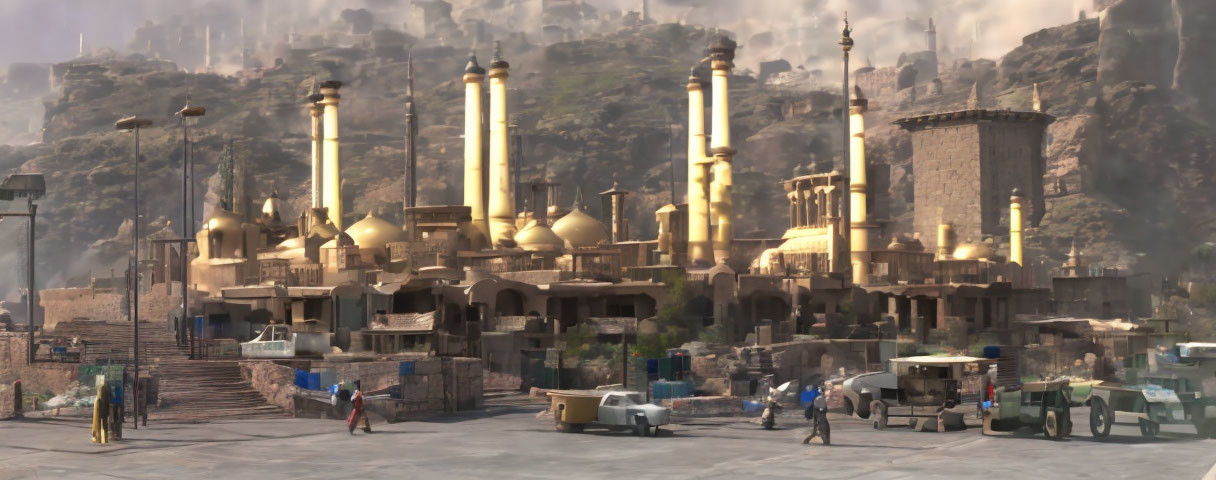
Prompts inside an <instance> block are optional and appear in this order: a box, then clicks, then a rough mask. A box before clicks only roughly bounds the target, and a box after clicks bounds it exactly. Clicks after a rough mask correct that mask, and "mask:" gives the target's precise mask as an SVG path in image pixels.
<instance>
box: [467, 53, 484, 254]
mask: <svg viewBox="0 0 1216 480" xmlns="http://www.w3.org/2000/svg"><path fill="white" fill-rule="evenodd" d="M485 76H486V69H484V68H481V66H480V65H478V64H477V56H476V55H469V64H468V65H466V66H465V67H464V204H465V206H467V207H469V216H470V217H472V220H473V228H475V229H476V230H477V232H479V233H480V235H481V238H472V239H469V240H470V241H471V242H472V245H471V247H472V249H473V250H481V249H483V248H487V247H489V243H488V240H489V238H490V228H489V225H488V224H487V223H486V199H485V185H484V183H483V182H484V181H485V180H484V178H485V176H484V174H483V173H482V172H483V171H482V163H483V161H482V156H481V132H482V127H481V126H482V123H481V82H482V81H483V80H485Z"/></svg>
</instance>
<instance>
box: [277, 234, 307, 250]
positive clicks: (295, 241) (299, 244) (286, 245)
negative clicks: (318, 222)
mask: <svg viewBox="0 0 1216 480" xmlns="http://www.w3.org/2000/svg"><path fill="white" fill-rule="evenodd" d="M278 248H279V249H282V250H287V249H292V248H304V237H291V238H289V239H287V240H283V241H282V242H279V247H278Z"/></svg>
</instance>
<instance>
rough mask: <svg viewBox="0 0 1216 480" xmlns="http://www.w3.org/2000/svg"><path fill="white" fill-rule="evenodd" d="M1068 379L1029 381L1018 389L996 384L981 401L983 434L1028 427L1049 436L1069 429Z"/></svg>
mask: <svg viewBox="0 0 1216 480" xmlns="http://www.w3.org/2000/svg"><path fill="white" fill-rule="evenodd" d="M1070 390H1071V388H1069V386H1068V379H1066V378H1065V379H1059V380H1053V381H1045V382H1029V383H1025V384H1023V385H1022V387H1021V388H1020V389H1018V390H1012V389H1008V390H1007V389H1006V388H1005V387H997V388H996V389H994V390H993V395H992V399H990V400H988V401H985V402H984V408H983V416H984V427H983V433H984V435H990V434H992V433H994V432H1012V431H1014V430H1017V429H1019V428H1023V427H1030V428H1031V429H1032V430H1034V431H1037V432H1042V433H1043V436H1044V437H1045V438H1047V439H1049V440H1059V439H1062V438H1065V437H1068V436H1069V435H1070V434H1071V433H1072V415H1071V406H1070V405H1069V397H1071V396H1072V392H1071V391H1070Z"/></svg>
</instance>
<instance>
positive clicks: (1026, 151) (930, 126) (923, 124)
mask: <svg viewBox="0 0 1216 480" xmlns="http://www.w3.org/2000/svg"><path fill="white" fill-rule="evenodd" d="M969 107H971V108H969V109H967V110H960V111H955V112H943V113H931V114H927V115H918V116H914V117H907V118H902V119H899V120H896V122H895V123H896V124H897V125H899V126H900V127H902V128H904V129H906V130H908V131H910V132H912V170H913V171H914V172H915V175H914V177H915V178H914V181H913V192H914V194H913V198H914V214H913V229H914V230H915V231H916V232H919V233H921V237H922V238H923V239H924V240H925V241H926V243H927V245H926V247H928V248H929V249H930V250H933V249H936V247H937V243H936V241H935V239H934V237H933V235H931V232H934V231H935V230H936V228H937V226H938V225H940V224H942V223H950V224H953V226H954V232H955V234H956V235H957V237H958V238H959V239H960V240H964V241H980V240H982V239H983V238H984V237H985V236H989V235H1001V234H1007V233H1008V213H1007V211H1008V206H1009V204H1008V201H1007V200H1008V196H1009V192H1011V191H1012V190H1013V189H1015V188H1016V189H1019V190H1021V191H1022V192H1026V206H1025V209H1026V214H1027V218H1028V219H1029V224H1030V225H1031V226H1037V225H1038V224H1039V220H1041V219H1042V218H1043V214H1044V213H1045V211H1046V204H1045V202H1044V199H1043V171H1044V168H1045V166H1044V160H1043V141H1044V131H1045V129H1046V127H1047V125H1048V124H1050V123H1051V122H1052V121H1054V120H1055V118H1054V117H1052V116H1050V115H1047V114H1043V113H1037V112H1014V111H1007V110H987V109H980V108H975V107H974V106H969ZM1003 224H1004V226H1002V225H1003Z"/></svg>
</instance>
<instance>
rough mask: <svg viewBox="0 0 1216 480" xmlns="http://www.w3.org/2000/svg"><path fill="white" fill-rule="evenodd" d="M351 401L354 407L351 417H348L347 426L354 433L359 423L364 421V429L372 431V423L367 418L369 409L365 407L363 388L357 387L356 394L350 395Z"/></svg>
mask: <svg viewBox="0 0 1216 480" xmlns="http://www.w3.org/2000/svg"><path fill="white" fill-rule="evenodd" d="M350 402H351V404H352V405H353V406H354V408H353V409H352V410H351V411H350V417H349V418H347V419H346V428H347V430H349V431H350V433H351V434H352V435H353V434H354V433H355V427H357V426H359V423H360V422H362V423H363V431H364V432H365V433H372V424H371V422H370V421H369V420H368V418H367V411H366V410H364V409H363V390H359V389H358V388H356V389H355V394H354V395H352V396H351V397H350Z"/></svg>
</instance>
